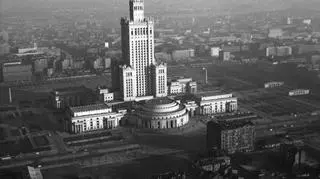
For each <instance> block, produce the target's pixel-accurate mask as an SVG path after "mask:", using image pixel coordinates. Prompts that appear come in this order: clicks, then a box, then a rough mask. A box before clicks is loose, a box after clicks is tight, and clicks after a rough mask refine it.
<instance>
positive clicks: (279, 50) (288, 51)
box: [266, 46, 292, 57]
mask: <svg viewBox="0 0 320 179" xmlns="http://www.w3.org/2000/svg"><path fill="white" fill-rule="evenodd" d="M290 55H292V48H291V47H289V46H279V47H267V48H266V56H267V57H270V56H279V57H284V56H290Z"/></svg>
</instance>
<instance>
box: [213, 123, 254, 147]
mask: <svg viewBox="0 0 320 179" xmlns="http://www.w3.org/2000/svg"><path fill="white" fill-rule="evenodd" d="M254 140H255V127H254V125H253V123H252V122H251V121H247V120H236V121H218V122H213V121H211V122H209V123H208V124H207V148H208V150H209V151H211V150H213V149H217V150H222V151H225V152H227V153H235V152H248V151H252V150H253V149H254Z"/></svg>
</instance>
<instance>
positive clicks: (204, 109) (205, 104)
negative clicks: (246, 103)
mask: <svg viewBox="0 0 320 179" xmlns="http://www.w3.org/2000/svg"><path fill="white" fill-rule="evenodd" d="M196 96H197V103H198V105H199V108H198V109H197V113H198V114H200V115H212V114H218V113H226V112H234V111H237V110H238V100H237V98H236V97H234V96H233V95H232V94H221V93H214V94H209V93H208V94H196Z"/></svg>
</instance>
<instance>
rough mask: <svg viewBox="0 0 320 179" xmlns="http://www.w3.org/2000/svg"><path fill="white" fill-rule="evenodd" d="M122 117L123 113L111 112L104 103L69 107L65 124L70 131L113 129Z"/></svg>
mask: <svg viewBox="0 0 320 179" xmlns="http://www.w3.org/2000/svg"><path fill="white" fill-rule="evenodd" d="M123 117H124V115H123V113H118V112H113V111H112V109H111V108H110V107H108V106H107V105H106V104H95V105H88V106H79V107H70V108H69V110H68V117H67V121H66V122H67V125H66V126H68V127H67V129H68V132H71V133H83V132H90V131H95V130H103V129H113V128H116V127H117V126H119V124H120V120H121V119H122V118H123Z"/></svg>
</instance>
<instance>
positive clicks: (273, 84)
mask: <svg viewBox="0 0 320 179" xmlns="http://www.w3.org/2000/svg"><path fill="white" fill-rule="evenodd" d="M283 85H284V82H283V81H272V82H268V83H265V84H264V88H275V87H280V86H283Z"/></svg>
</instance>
